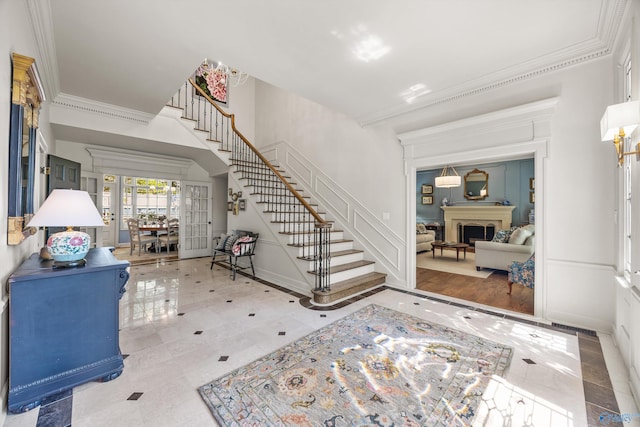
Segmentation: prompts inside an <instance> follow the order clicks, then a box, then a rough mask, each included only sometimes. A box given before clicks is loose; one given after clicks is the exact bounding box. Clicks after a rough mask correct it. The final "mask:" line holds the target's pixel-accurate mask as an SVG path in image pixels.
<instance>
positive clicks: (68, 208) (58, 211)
mask: <svg viewBox="0 0 640 427" xmlns="http://www.w3.org/2000/svg"><path fill="white" fill-rule="evenodd" d="M100 226H104V221H103V220H102V216H101V215H100V213H99V212H98V209H97V208H96V205H94V204H93V200H91V196H89V193H87V192H86V191H79V190H53V191H52V192H51V194H49V197H47V199H46V200H45V201H44V203H43V204H42V206H40V209H38V211H37V212H36V214H35V215H34V216H33V218H31V221H29V223H28V224H27V227H100Z"/></svg>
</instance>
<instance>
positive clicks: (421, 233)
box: [416, 223, 436, 253]
mask: <svg viewBox="0 0 640 427" xmlns="http://www.w3.org/2000/svg"><path fill="white" fill-rule="evenodd" d="M434 240H436V232H435V231H434V230H427V227H426V226H425V225H424V224H421V223H417V224H416V253H418V252H424V251H430V250H431V242H433V241H434Z"/></svg>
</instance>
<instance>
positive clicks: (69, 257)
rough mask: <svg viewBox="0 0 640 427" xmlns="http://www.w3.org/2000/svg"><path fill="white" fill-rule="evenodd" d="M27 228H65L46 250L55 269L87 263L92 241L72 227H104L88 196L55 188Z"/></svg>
mask: <svg viewBox="0 0 640 427" xmlns="http://www.w3.org/2000/svg"><path fill="white" fill-rule="evenodd" d="M27 226H28V227H66V228H67V229H66V231H62V232H59V233H55V234H52V235H51V236H49V238H48V239H47V249H48V250H49V254H50V255H51V257H52V258H53V260H54V262H53V267H54V268H64V267H78V266H82V265H84V264H85V259H84V257H85V256H86V255H87V252H89V248H90V244H91V238H90V237H89V235H88V234H87V233H84V232H82V231H75V230H74V229H73V227H101V226H104V222H103V220H102V216H101V215H100V213H99V212H98V209H97V208H96V205H95V204H94V203H93V200H91V197H90V196H89V193H87V192H86V191H79V190H60V189H56V190H53V191H52V192H51V194H49V197H47V199H46V200H45V201H44V203H43V204H42V206H40V209H38V211H37V212H36V214H35V215H34V216H33V218H31V221H29V223H28V224H27Z"/></svg>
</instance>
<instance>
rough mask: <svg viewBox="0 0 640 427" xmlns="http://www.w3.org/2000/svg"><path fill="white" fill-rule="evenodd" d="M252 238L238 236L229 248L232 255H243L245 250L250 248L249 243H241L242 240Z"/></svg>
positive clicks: (247, 250)
mask: <svg viewBox="0 0 640 427" xmlns="http://www.w3.org/2000/svg"><path fill="white" fill-rule="evenodd" d="M252 239H253V238H252V237H251V236H242V237H240V238H239V239H238V240H236V242H235V243H234V244H233V247H232V248H231V252H233V254H234V255H244V254H246V253H247V252H249V249H251V245H242V244H241V243H242V242H250V241H251V240H252Z"/></svg>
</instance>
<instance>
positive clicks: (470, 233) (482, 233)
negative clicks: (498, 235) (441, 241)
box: [458, 224, 496, 246]
mask: <svg viewBox="0 0 640 427" xmlns="http://www.w3.org/2000/svg"><path fill="white" fill-rule="evenodd" d="M495 232H496V227H495V225H493V224H487V225H479V224H458V238H459V239H460V242H462V243H467V244H469V245H471V246H475V243H476V242H477V241H478V240H491V239H493V235H494V234H495Z"/></svg>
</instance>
